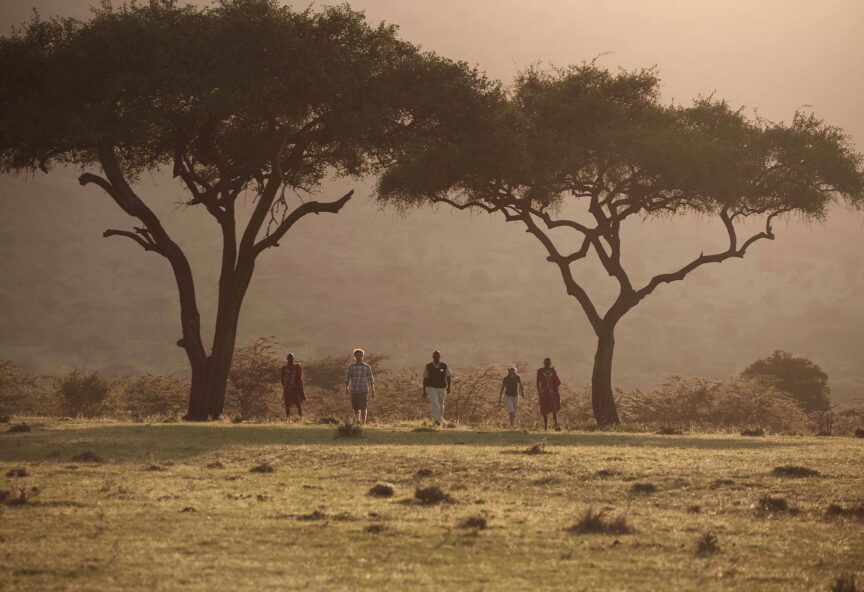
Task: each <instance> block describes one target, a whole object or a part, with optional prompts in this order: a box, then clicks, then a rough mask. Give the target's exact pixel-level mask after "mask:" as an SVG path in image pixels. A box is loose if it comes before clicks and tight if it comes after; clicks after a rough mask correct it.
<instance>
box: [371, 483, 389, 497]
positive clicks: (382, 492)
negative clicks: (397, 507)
mask: <svg viewBox="0 0 864 592" xmlns="http://www.w3.org/2000/svg"><path fill="white" fill-rule="evenodd" d="M394 492H395V488H394V487H393V485H392V484H391V483H376V484H375V485H373V486H372V487H371V488H370V489H369V495H371V496H372V497H393V493H394Z"/></svg>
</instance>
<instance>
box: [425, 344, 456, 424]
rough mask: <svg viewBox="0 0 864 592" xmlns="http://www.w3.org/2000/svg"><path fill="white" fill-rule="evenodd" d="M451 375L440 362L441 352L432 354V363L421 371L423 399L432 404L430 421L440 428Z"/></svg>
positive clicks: (451, 378) (436, 351)
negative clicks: (427, 399)
mask: <svg viewBox="0 0 864 592" xmlns="http://www.w3.org/2000/svg"><path fill="white" fill-rule="evenodd" d="M452 381H453V375H452V374H451V373H450V368H448V367H447V364H445V363H444V362H442V361H441V352H439V351H438V350H435V351H434V352H432V361H431V362H430V363H428V364H426V368H425V369H424V370H423V398H424V399H425V398H427V397H428V398H429V400H430V401H431V402H432V421H433V422H435V425H436V426H440V425H441V423H442V422H443V421H444V399H445V397H446V396H447V395H449V394H450V386H451V384H452Z"/></svg>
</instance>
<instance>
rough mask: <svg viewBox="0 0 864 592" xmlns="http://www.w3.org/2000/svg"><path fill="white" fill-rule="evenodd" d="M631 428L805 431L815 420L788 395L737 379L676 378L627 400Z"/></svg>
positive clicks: (757, 382) (624, 408) (625, 408)
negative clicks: (637, 425) (688, 426)
mask: <svg viewBox="0 0 864 592" xmlns="http://www.w3.org/2000/svg"><path fill="white" fill-rule="evenodd" d="M620 412H621V415H622V416H623V417H624V418H625V420H626V421H628V422H648V423H666V424H691V425H695V426H698V427H702V428H710V429H716V428H727V429H728V428H739V427H741V426H759V427H762V428H767V429H770V430H772V431H785V432H789V431H796V432H797V431H803V430H806V429H807V428H808V426H809V425H810V419H809V418H808V416H807V414H805V413H804V412H803V411H802V410H801V408H800V407H799V406H798V404H797V403H796V402H795V400H794V399H793V398H792V397H790V396H789V395H788V394H786V393H784V392H782V391H780V390H778V389H776V388H774V387H773V386H771V385H767V384H765V383H764V382H763V381H760V380H756V379H747V378H734V379H732V380H730V381H727V382H724V381H719V380H710V379H707V378H698V377H683V376H672V377H670V378H668V379H667V380H666V381H665V382H663V383H661V384H660V385H658V387H657V388H656V390H655V391H654V392H653V393H641V392H639V391H635V392H634V393H630V394H628V395H627V396H625V397H623V400H622V402H621V408H620Z"/></svg>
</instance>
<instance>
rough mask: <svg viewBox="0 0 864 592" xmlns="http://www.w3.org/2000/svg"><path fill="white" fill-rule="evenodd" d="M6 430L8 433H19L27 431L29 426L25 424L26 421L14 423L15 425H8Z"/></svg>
mask: <svg viewBox="0 0 864 592" xmlns="http://www.w3.org/2000/svg"><path fill="white" fill-rule="evenodd" d="M6 431H7V432H9V433H12V434H21V433H25V432H29V431H30V426H29V425H27V424H26V423H16V424H15V425H13V426H10V427H9V429H8V430H6Z"/></svg>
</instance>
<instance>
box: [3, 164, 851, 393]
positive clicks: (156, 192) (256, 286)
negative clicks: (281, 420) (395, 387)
mask: <svg viewBox="0 0 864 592" xmlns="http://www.w3.org/2000/svg"><path fill="white" fill-rule="evenodd" d="M352 186H355V187H356V188H358V191H357V195H358V197H356V198H355V199H354V201H353V202H351V203H350V204H349V206H348V207H347V208H346V210H344V211H343V213H341V214H339V215H338V216H332V215H322V216H319V217H313V219H310V218H306V219H304V220H303V221H302V222H301V223H300V224H299V225H298V226H296V227H295V229H293V230H292V231H291V233H290V234H289V236H288V237H287V239H286V240H283V241H282V245H281V246H280V247H279V248H278V249H276V250H274V251H271V252H268V253H267V254H266V255H264V256H263V257H262V259H261V260H260V263H259V266H258V269H257V271H256V276H255V279H254V280H253V284H252V288H251V290H250V293H249V296H248V299H247V303H246V306H245V309H244V314H243V317H242V321H241V335H240V340H241V342H245V341H248V340H251V339H253V338H256V337H259V336H269V335H272V336H275V337H277V338H278V339H280V340H281V341H282V342H283V343H284V344H285V346H286V348H289V349H291V350H293V351H295V352H296V353H297V354H298V355H299V356H300V357H301V358H302V357H310V356H318V355H324V354H331V353H344V352H347V351H349V350H350V349H351V348H353V347H355V346H363V347H365V348H367V349H370V350H373V351H380V352H386V353H389V354H390V355H391V356H392V363H393V364H394V365H396V366H417V367H419V366H420V364H421V363H423V362H424V361H425V360H426V358H427V357H428V355H429V353H430V352H431V351H432V350H433V349H435V348H440V349H441V350H442V351H443V352H444V354H445V358H446V359H448V360H449V361H450V363H451V364H452V365H453V366H455V367H460V366H468V365H479V364H487V363H492V362H500V361H508V360H515V359H518V360H525V361H526V362H528V363H529V364H532V365H533V364H536V365H539V364H540V361H541V360H542V358H543V357H544V356H546V355H550V356H552V357H553V359H554V360H555V362H556V365H557V366H558V368H559V369H560V370H561V372H562V374H563V375H564V376H565V377H567V378H568V380H570V381H572V382H574V383H577V384H584V383H587V382H588V381H589V378H590V368H591V361H592V357H593V351H594V340H593V337H592V334H591V332H590V329H589V327H588V325H587V323H586V322H585V321H584V318H583V314H582V311H581V309H580V308H579V306H578V304H577V303H576V302H575V301H574V300H573V299H571V298H568V297H567V296H566V295H565V294H564V289H563V285H562V282H561V279H560V277H559V276H558V274H557V270H556V268H555V267H554V266H553V265H551V264H549V263H546V262H545V253H544V252H543V251H542V248H541V247H540V245H539V244H537V243H536V241H535V240H534V239H533V238H532V237H530V236H528V235H526V234H525V232H524V231H522V230H521V229H520V228H519V227H518V226H516V225H513V224H505V223H504V221H503V220H502V219H497V218H496V219H493V218H490V217H489V216H486V215H482V216H481V215H479V214H475V215H471V214H467V213H458V212H453V211H451V210H447V209H443V208H442V209H440V210H438V211H422V212H414V213H411V214H410V215H409V216H408V217H407V218H400V217H399V216H397V215H396V214H394V213H393V212H387V211H380V210H379V209H378V208H377V207H376V206H375V205H374V204H372V203H371V202H370V201H369V200H368V199H367V197H366V196H367V195H368V194H369V186H368V184H367V185H362V184H356V183H355V184H353V185H352ZM142 187H143V190H144V192H145V193H146V194H147V195H148V196H149V197H150V198H151V199H155V200H156V201H158V203H159V210H160V211H161V212H162V213H163V215H164V219H165V220H166V224H167V226H168V228H169V230H170V231H171V232H173V233H174V234H175V236H176V238H177V239H178V241H179V242H180V243H181V244H182V245H184V247H185V248H186V249H187V252H188V253H189V256H190V258H191V259H192V260H193V266H194V267H195V269H196V272H197V276H196V281H197V286H198V290H199V294H200V298H201V309H202V314H203V317H204V320H205V322H206V323H210V322H211V321H212V313H213V308H214V302H213V294H214V288H215V284H216V277H217V276H216V274H217V271H218V268H217V263H218V250H217V249H218V237H217V236H216V233H215V232H214V230H215V229H214V227H213V225H212V224H210V221H209V219H208V217H207V216H206V214H203V213H202V212H200V211H197V210H194V209H186V208H181V207H177V206H176V203H177V202H178V201H179V200H180V199H181V198H182V193H181V192H180V190H179V189H177V188H176V187H175V186H174V185H173V184H172V183H171V181H170V180H168V179H163V178H161V177H146V178H145V179H144V180H143V181H142ZM343 188H344V183H343V184H340V185H338V186H334V187H332V188H331V190H329V191H327V192H325V193H324V194H323V195H322V196H321V199H324V198H326V197H328V196H331V195H332V196H334V197H335V196H338V195H341V194H340V193H339V190H340V189H343ZM0 218H2V220H3V224H2V227H0V248H2V252H3V255H2V258H0V277H2V278H3V279H2V286H0V287H2V289H0V336H2V337H0V356H2V357H5V358H13V359H16V360H19V361H22V362H24V363H25V364H27V365H28V366H30V367H31V368H34V369H37V370H40V371H45V372H48V371H50V372H57V371H59V370H61V369H63V368H70V367H73V366H78V365H85V364H86V365H89V366H92V367H98V368H103V369H105V370H106V371H109V372H139V371H158V372H173V371H183V370H184V357H183V353H182V351H181V350H180V349H179V348H177V347H176V346H174V345H173V344H174V342H175V341H176V340H177V338H178V337H179V328H178V322H177V314H178V312H177V311H178V305H177V300H176V294H175V289H174V285H173V278H172V277H171V274H170V270H169V267H168V265H167V264H166V262H165V261H164V260H162V259H161V258H159V257H158V256H156V255H153V254H149V253H145V252H143V251H142V250H141V249H140V248H138V247H137V246H135V245H134V244H133V243H131V242H130V241H125V240H124V239H117V238H113V239H103V238H101V233H102V231H103V230H104V229H106V228H109V227H114V228H128V227H130V223H129V221H128V220H127V219H126V218H125V216H124V215H123V214H122V213H120V212H119V210H118V209H117V208H116V206H114V205H113V204H112V203H110V202H109V201H108V199H107V198H106V197H105V196H103V195H101V194H99V192H98V191H96V190H95V189H92V188H91V189H87V190H84V189H82V188H80V187H79V186H78V185H77V183H76V182H75V175H74V174H73V173H72V172H71V171H70V172H65V173H62V172H61V173H60V174H55V175H53V176H51V177H45V176H41V175H40V176H38V177H36V178H35V179H32V180H20V179H10V178H0ZM632 226H633V227H632V228H630V229H628V230H627V232H628V233H629V236H628V238H629V242H627V243H625V245H624V252H625V260H626V261H627V263H628V265H629V266H630V267H631V268H632V269H636V270H640V273H642V274H643V276H642V278H643V279H644V278H645V277H647V274H648V273H649V272H659V271H666V270H670V269H673V268H675V267H677V266H680V264H682V263H684V262H685V261H686V260H688V259H690V258H692V257H694V256H696V255H698V253H699V252H700V251H701V250H703V249H705V250H706V251H707V250H708V249H710V248H712V245H713V246H714V247H716V246H717V245H718V244H719V243H718V237H719V236H720V235H719V234H718V233H717V229H716V228H715V227H714V226H713V225H711V224H710V223H708V222H707V221H704V220H700V219H697V218H689V219H686V220H662V221H649V222H646V223H645V224H641V223H634V224H633V225H632ZM776 230H777V235H778V239H777V241H775V242H773V243H771V242H765V243H762V244H759V245H758V246H757V247H756V248H755V249H754V250H753V252H752V255H750V256H748V257H746V258H745V259H743V260H741V261H730V262H727V263H724V264H721V265H716V266H713V267H707V268H704V269H701V270H699V271H697V272H695V273H694V274H693V275H692V276H691V277H690V278H688V279H687V280H685V281H684V282H679V283H675V284H671V285H669V286H666V287H662V288H660V289H658V291H657V292H656V293H655V294H654V295H652V296H651V297H650V298H649V299H648V300H646V301H645V302H643V303H642V304H641V305H640V306H639V307H638V308H637V309H635V310H634V311H633V312H632V313H631V314H630V315H629V316H628V317H626V318H625V319H624V321H623V322H622V323H621V325H620V330H619V333H618V335H617V337H618V339H617V344H618V345H617V358H616V366H615V377H616V382H617V384H618V385H620V386H621V387H623V388H628V389H629V388H636V387H638V388H650V387H651V385H653V384H654V383H655V382H656V381H657V379H658V378H660V377H662V376H663V375H666V374H672V373H676V374H694V375H705V376H717V377H724V376H728V375H730V374H734V373H737V372H739V371H740V370H741V369H743V368H744V367H746V366H747V365H748V364H749V363H750V362H751V361H753V360H754V359H755V358H757V357H762V356H765V355H767V354H769V353H770V352H772V351H773V350H775V349H784V350H787V351H791V352H794V353H796V354H798V355H804V356H807V357H809V358H811V359H813V360H814V361H816V362H817V363H818V364H820V365H821V366H822V367H823V368H824V369H825V370H826V371H827V372H828V373H829V375H830V377H831V383H832V385H833V389H834V394H835V398H836V399H838V400H843V399H847V398H851V397H854V396H861V395H862V393H864V370H862V368H861V359H862V354H864V331H862V330H864V301H862V299H861V297H860V294H861V293H862V289H864V270H862V269H864V267H862V262H864V253H862V251H861V249H860V248H859V245H860V244H861V238H862V233H864V226H862V216H861V215H859V214H854V215H853V214H850V213H848V212H838V213H835V215H833V216H832V217H831V218H830V219H829V221H828V222H827V223H826V224H824V225H811V226H806V225H804V224H801V223H798V222H794V221H790V223H789V226H788V227H786V224H784V223H781V224H779V225H778V227H777V229H776ZM181 232H182V233H186V234H179V233H181ZM580 277H582V278H583V279H584V280H585V283H586V285H589V286H591V289H592V291H594V292H596V293H598V294H601V295H605V296H606V297H607V298H608V297H609V296H610V295H611V294H612V291H611V290H612V288H613V287H612V286H611V284H610V283H609V280H608V278H606V276H605V274H604V273H603V272H602V270H600V269H599V267H592V266H585V268H584V269H582V270H581V271H580Z"/></svg>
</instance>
